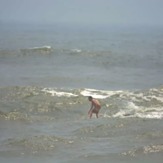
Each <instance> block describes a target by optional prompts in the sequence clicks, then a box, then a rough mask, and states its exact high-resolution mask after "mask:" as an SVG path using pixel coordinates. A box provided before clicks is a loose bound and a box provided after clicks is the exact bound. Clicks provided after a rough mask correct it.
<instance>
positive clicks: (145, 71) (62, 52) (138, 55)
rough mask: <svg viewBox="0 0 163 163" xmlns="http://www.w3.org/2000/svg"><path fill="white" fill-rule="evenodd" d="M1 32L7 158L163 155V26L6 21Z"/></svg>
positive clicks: (58, 160) (2, 139) (40, 161)
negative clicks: (95, 113)
mask: <svg viewBox="0 0 163 163" xmlns="http://www.w3.org/2000/svg"><path fill="white" fill-rule="evenodd" d="M0 35H1V37H0V162H3V163H10V162H12V163H22V162H23V163H28V162H31V163H44V162H47V163H52V162H53V163H54V162H55V163H70V162H71V163H76V162H78V163H85V162H89V163H96V162H97V163H99V162H103V163H108V162H111V163H118V162H125V163H126V162H128V163H138V162H142V163H147V162H148V163H153V162H157V163H162V160H163V125H162V124H163V73H162V70H163V30H162V29H161V28H154V27H152V28H148V27H146V28H136V27H134V28H127V27H126V28H124V27H123V28H109V27H105V28H104V27H101V28H100V27H93V28H90V27H89V28H84V27H83V28H82V27H80V28H79V27H70V26H65V27H60V26H57V25H56V26H46V27H45V26H43V27H36V26H26V27H25V26H12V28H11V26H10V27H9V26H4V25H3V26H1V27H0ZM89 95H91V96H93V97H94V98H97V99H99V101H100V103H101V105H102V109H101V110H100V117H99V118H98V119H96V118H95V117H93V118H92V119H89V118H88V115H87V112H88V110H89V108H90V103H89V101H88V100H87V96H89Z"/></svg>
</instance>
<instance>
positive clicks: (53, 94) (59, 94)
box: [42, 88, 78, 97]
mask: <svg viewBox="0 0 163 163" xmlns="http://www.w3.org/2000/svg"><path fill="white" fill-rule="evenodd" d="M42 91H43V92H46V93H49V94H51V96H58V97H62V96H66V97H77V96H78V95H75V94H73V93H70V92H62V91H56V90H54V89H51V88H44V89H43V90H42Z"/></svg>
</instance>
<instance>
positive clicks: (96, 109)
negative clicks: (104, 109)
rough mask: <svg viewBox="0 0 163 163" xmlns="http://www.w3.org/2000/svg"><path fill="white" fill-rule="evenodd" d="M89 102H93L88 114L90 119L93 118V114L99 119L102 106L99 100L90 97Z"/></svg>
mask: <svg viewBox="0 0 163 163" xmlns="http://www.w3.org/2000/svg"><path fill="white" fill-rule="evenodd" d="M88 100H89V101H90V102H91V108H90V110H89V112H88V115H89V117H90V118H91V117H92V114H96V117H97V118H98V113H99V110H100V109H101V104H100V102H99V101H98V100H96V99H94V98H93V97H92V96H89V97H88Z"/></svg>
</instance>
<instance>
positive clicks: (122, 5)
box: [0, 0, 163, 25]
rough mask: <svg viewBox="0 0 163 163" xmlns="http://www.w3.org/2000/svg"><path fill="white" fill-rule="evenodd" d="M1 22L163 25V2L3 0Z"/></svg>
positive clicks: (128, 0) (162, 0) (139, 0)
mask: <svg viewBox="0 0 163 163" xmlns="http://www.w3.org/2000/svg"><path fill="white" fill-rule="evenodd" d="M0 21H2V22H4V21H7V22H9V21H12V22H13V21H16V22H26V23H33V22H35V23H45V24H46V23H58V22H62V23H63V22H65V23H81V24H87V23H89V24H122V25H127V24H150V25H163V0H0Z"/></svg>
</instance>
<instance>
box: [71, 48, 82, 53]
mask: <svg viewBox="0 0 163 163" xmlns="http://www.w3.org/2000/svg"><path fill="white" fill-rule="evenodd" d="M71 51H72V52H74V53H81V52H82V50H81V49H71Z"/></svg>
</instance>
